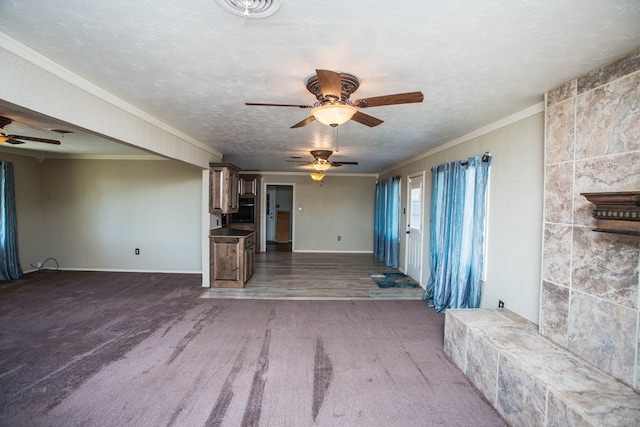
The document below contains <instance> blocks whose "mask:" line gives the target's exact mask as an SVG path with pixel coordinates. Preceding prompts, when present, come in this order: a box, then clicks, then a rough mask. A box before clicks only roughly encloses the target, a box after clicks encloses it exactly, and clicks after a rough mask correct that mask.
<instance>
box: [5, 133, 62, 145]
mask: <svg viewBox="0 0 640 427" xmlns="http://www.w3.org/2000/svg"><path fill="white" fill-rule="evenodd" d="M7 138H10V139H23V140H25V141H34V142H44V143H46V144H55V145H60V141H56V140H55V139H46V138H36V137H35V136H23V135H7Z"/></svg>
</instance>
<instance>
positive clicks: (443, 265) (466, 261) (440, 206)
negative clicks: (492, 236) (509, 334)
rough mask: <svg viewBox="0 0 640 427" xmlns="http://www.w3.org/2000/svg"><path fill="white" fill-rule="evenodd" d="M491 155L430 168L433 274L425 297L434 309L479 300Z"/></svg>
mask: <svg viewBox="0 0 640 427" xmlns="http://www.w3.org/2000/svg"><path fill="white" fill-rule="evenodd" d="M490 165H491V156H489V155H486V154H485V155H484V156H474V157H470V158H469V159H468V160H467V161H455V162H450V163H445V164H442V165H439V166H436V167H434V168H432V169H431V175H432V181H431V212H430V219H429V223H430V232H429V233H430V234H429V241H430V252H429V260H430V263H431V275H430V277H429V282H428V283H427V288H426V291H425V293H424V299H425V300H429V305H431V306H433V307H435V309H436V310H437V311H445V310H446V309H447V308H477V307H479V306H480V297H481V290H482V287H481V279H482V272H483V270H484V235H485V230H484V228H485V227H484V225H485V214H486V198H487V197H486V195H487V184H488V178H489V167H490Z"/></svg>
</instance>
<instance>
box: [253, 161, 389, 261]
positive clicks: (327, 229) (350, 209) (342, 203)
mask: <svg viewBox="0 0 640 427" xmlns="http://www.w3.org/2000/svg"><path fill="white" fill-rule="evenodd" d="M375 183H376V178H375V177H374V176H353V175H352V176H346V175H345V176H342V175H331V174H330V173H327V175H326V176H325V178H324V180H323V183H322V184H320V183H317V182H315V181H313V180H312V179H311V178H310V177H309V176H308V175H290V174H289V175H288V174H277V175H276V174H263V179H262V185H263V188H262V189H261V191H262V192H263V194H264V191H265V188H266V186H267V185H275V184H293V185H294V194H293V211H292V218H293V251H294V252H373V208H374V198H375ZM262 200H263V203H264V202H265V200H266V197H263V198H262ZM300 207H302V210H299V208H300ZM261 212H266V209H265V208H264V206H263V208H262V210H261ZM261 220H262V221H264V217H263V218H261ZM261 226H262V227H261V228H262V230H265V227H264V222H263V223H262V224H261ZM338 236H341V240H340V241H338V239H337V237H338ZM261 247H263V248H264V245H261Z"/></svg>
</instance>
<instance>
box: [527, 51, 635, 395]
mask: <svg viewBox="0 0 640 427" xmlns="http://www.w3.org/2000/svg"><path fill="white" fill-rule="evenodd" d="M639 190H640V49H639V50H636V51H634V52H632V53H630V54H629V55H627V56H625V57H623V58H621V59H619V60H618V61H615V62H613V63H611V64H608V65H605V66H603V67H600V68H598V69H596V70H593V71H592V72H590V73H588V74H586V75H584V76H581V77H578V78H576V79H574V80H572V81H570V82H567V83H566V84H564V85H562V86H560V87H558V88H556V89H554V90H552V91H550V92H548V93H547V94H546V142H545V198H544V200H545V211H544V222H545V224H544V243H543V265H542V284H541V307H540V326H539V328H540V333H541V334H543V335H545V336H546V337H548V338H549V339H551V340H552V341H554V342H556V343H557V344H560V345H561V346H563V347H566V348H567V349H568V350H570V351H571V352H573V353H574V354H576V355H578V356H579V357H581V358H583V359H585V360H587V361H589V362H591V363H593V364H595V365H596V366H598V367H599V368H601V369H603V370H604V371H606V372H608V373H610V374H611V375H613V376H614V377H616V378H618V379H619V380H621V381H622V382H624V383H626V384H628V385H630V386H631V387H633V388H634V389H636V390H640V378H639V376H640V363H639V360H638V357H639V356H638V355H640V347H639V344H640V340H639V337H640V330H639V328H638V323H639V313H640V311H639V307H638V298H639V295H638V290H639V287H640V280H639V274H638V272H639V268H640V266H639V260H640V237H638V236H626V235H619V234H608V233H599V232H594V231H592V228H594V227H595V220H594V219H593V218H592V216H591V212H592V209H593V205H592V204H591V203H590V202H588V201H587V200H586V199H585V198H584V197H583V196H581V195H580V193H583V192H603V191H611V192H614V191H639Z"/></svg>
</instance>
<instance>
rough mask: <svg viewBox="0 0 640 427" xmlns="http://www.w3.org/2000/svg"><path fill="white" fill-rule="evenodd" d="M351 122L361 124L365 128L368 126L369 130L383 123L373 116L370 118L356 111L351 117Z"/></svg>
mask: <svg viewBox="0 0 640 427" xmlns="http://www.w3.org/2000/svg"><path fill="white" fill-rule="evenodd" d="M351 120H353V121H355V122H358V123H361V124H363V125H365V126H369V127H370V128H372V127H374V126H378V125H379V124H381V123H382V122H383V120H380V119H376V118H375V117H373V116H370V115H368V114H365V113H361V112H360V111H357V112H356V113H355V114H354V115H353V117H351Z"/></svg>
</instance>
